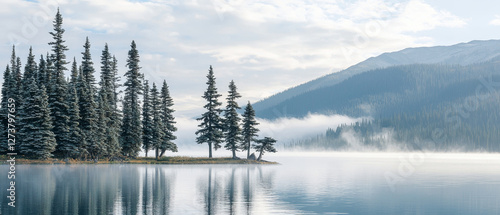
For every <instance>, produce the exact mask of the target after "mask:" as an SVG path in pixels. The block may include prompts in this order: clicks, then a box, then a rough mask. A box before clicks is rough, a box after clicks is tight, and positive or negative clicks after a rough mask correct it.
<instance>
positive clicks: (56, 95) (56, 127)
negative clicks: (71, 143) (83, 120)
mask: <svg viewBox="0 0 500 215" xmlns="http://www.w3.org/2000/svg"><path fill="white" fill-rule="evenodd" d="M62 21H63V19H62V16H61V14H60V13H59V9H57V14H56V17H55V19H54V21H53V27H54V32H50V35H52V39H53V41H52V42H49V45H51V46H52V54H51V55H50V62H51V63H53V69H50V68H49V69H48V71H47V72H48V73H50V79H49V80H48V86H47V94H48V97H49V108H50V111H51V117H52V125H53V130H52V131H53V133H54V135H55V138H56V142H57V147H56V152H55V154H56V155H57V156H63V154H67V153H65V152H63V148H66V147H67V146H66V144H68V139H69V137H68V132H69V126H68V124H69V117H68V113H67V111H68V104H67V100H66V99H67V96H66V93H67V91H68V86H67V82H66V79H65V78H64V71H65V70H67V68H66V67H65V65H66V64H67V62H66V55H65V54H64V52H65V51H67V50H68V48H67V47H66V46H65V45H64V42H65V41H64V40H63V34H64V29H63V28H62ZM47 60H49V59H48V58H47ZM49 66H50V65H49V63H47V67H49Z"/></svg>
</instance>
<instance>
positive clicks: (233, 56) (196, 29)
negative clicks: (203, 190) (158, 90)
mask: <svg viewBox="0 0 500 215" xmlns="http://www.w3.org/2000/svg"><path fill="white" fill-rule="evenodd" d="M57 7H59V8H60V11H61V14H62V16H63V19H64V21H63V27H64V29H65V30H66V32H65V34H64V38H65V40H66V45H67V46H68V48H69V49H70V50H69V51H67V53H66V55H67V57H68V59H73V58H76V60H77V62H78V63H80V62H81V56H82V55H81V52H83V44H84V42H85V38H86V37H89V40H90V42H91V45H92V47H91V53H92V57H93V61H94V64H95V66H96V71H97V72H96V74H95V75H96V77H99V66H100V64H99V61H100V55H101V51H102V49H103V48H104V44H105V43H108V45H109V48H110V51H111V52H112V54H114V55H116V57H117V59H118V63H119V73H120V74H123V73H125V71H126V66H125V65H126V57H127V52H128V50H129V49H130V43H131V41H132V40H135V42H136V43H137V48H138V50H139V55H140V60H141V62H140V65H141V66H142V70H141V71H142V72H143V73H144V74H145V77H146V78H147V79H149V80H150V83H156V84H157V85H158V84H161V82H163V80H166V81H167V83H168V84H169V86H170V91H171V95H172V97H173V99H174V102H175V104H176V105H175V109H176V110H177V112H176V113H175V114H176V116H177V117H178V118H179V119H180V120H183V119H192V118H194V117H198V116H199V115H201V113H202V112H203V109H202V106H203V104H204V101H203V99H202V98H201V96H202V94H203V91H204V90H205V89H206V85H205V82H206V74H207V71H208V68H209V66H210V65H212V66H213V68H214V72H215V75H216V77H217V87H218V89H219V92H221V93H222V94H223V96H225V95H226V94H227V90H228V87H227V86H228V84H229V82H230V81H231V80H234V81H235V83H236V85H237V86H238V90H239V92H240V93H241V94H242V96H243V97H242V98H241V99H240V100H239V102H240V104H241V105H244V104H246V101H250V102H252V103H255V102H257V101H259V100H261V99H264V98H266V97H269V96H271V95H273V94H275V93H278V92H281V91H283V90H286V89H288V88H290V87H293V86H296V85H298V84H301V83H304V82H307V81H310V80H313V79H315V78H318V77H321V76H323V75H326V74H330V73H332V72H337V71H339V70H342V69H345V68H347V67H349V66H351V65H354V64H356V63H358V62H361V61H363V60H365V59H367V58H369V57H372V56H377V55H379V54H382V53H384V52H392V51H398V50H401V49H404V48H408V47H420V46H434V45H452V44H456V43H461V42H469V41H471V40H488V39H498V38H499V37H500V10H498V8H500V2H498V1H453V0H441V1H439V0H437V1H429V0H427V1H425V0H407V1H393V0H389V1H383V0H359V1H348V0H338V1H337V0H317V1H298V0H272V1H271V0H255V1H243V0H203V1H202V0H199V1H196V0H179V1H177V0H106V1H103V0H84V1H72V0H29V1H26V0H3V1H2V7H0V17H1V20H2V21H1V22H0V25H1V26H0V28H1V29H2V31H3V34H0V41H2V43H0V46H1V47H0V48H1V50H3V51H0V59H3V62H4V64H7V63H8V62H9V59H10V54H11V47H12V45H13V44H16V50H17V53H18V55H19V56H21V59H22V62H23V63H24V62H25V61H26V57H27V51H28V49H29V47H30V46H33V50H34V53H36V54H37V55H38V56H39V55H40V54H45V53H46V52H47V51H50V47H49V46H48V45H47V43H48V42H50V41H51V37H50V35H49V33H48V32H49V31H52V20H53V18H54V15H55V13H56V9H57ZM37 58H39V57H37ZM68 67H69V65H68Z"/></svg>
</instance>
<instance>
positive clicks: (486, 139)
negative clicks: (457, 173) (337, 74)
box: [276, 57, 500, 152]
mask: <svg viewBox="0 0 500 215" xmlns="http://www.w3.org/2000/svg"><path fill="white" fill-rule="evenodd" d="M276 108H277V109H285V110H287V111H288V113H293V114H289V116H293V117H301V116H303V115H305V114H307V113H309V112H312V113H321V114H331V113H338V114H342V115H348V116H356V117H360V116H372V120H370V121H363V122H361V123H355V124H353V125H341V126H339V127H336V128H335V127H332V128H330V129H327V128H325V130H326V133H324V135H323V136H321V135H318V136H316V137H314V138H313V139H306V140H299V141H298V142H295V143H292V145H293V146H295V147H297V146H300V147H301V148H314V149H315V150H318V148H320V149H336V150H338V149H342V150H343V149H346V150H350V149H352V148H353V145H352V144H353V143H356V144H355V148H358V149H359V148H366V147H368V148H371V149H380V150H387V149H390V148H392V149H402V150H418V149H426V150H439V151H450V150H454V151H455V150H460V151H490V152H491V151H494V152H499V151H500V57H497V58H494V59H491V60H490V61H487V62H484V63H476V64H471V65H467V66H461V65H445V64H411V65H404V66H393V67H388V68H383V69H375V70H370V71H368V72H364V73H361V74H357V75H354V76H352V77H350V78H348V79H346V80H344V81H342V82H341V83H339V84H336V85H332V86H328V87H323V88H320V89H317V90H313V91H309V92H306V93H304V94H301V95H298V96H296V97H294V98H293V99H289V100H286V101H284V102H282V103H280V104H278V105H277V106H276ZM389 134H390V135H389ZM285 144H290V143H285Z"/></svg>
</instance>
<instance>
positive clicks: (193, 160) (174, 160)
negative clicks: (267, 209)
mask: <svg viewBox="0 0 500 215" xmlns="http://www.w3.org/2000/svg"><path fill="white" fill-rule="evenodd" d="M0 159H1V160H2V163H3V164H6V163H7V160H8V159H9V158H8V157H7V156H0ZM16 164H278V163H277V162H270V161H255V160H246V159H232V158H230V157H222V158H206V157H181V156H175V157H163V158H161V159H159V160H156V159H154V158H150V157H148V158H146V157H138V158H134V159H123V160H113V161H111V160H99V161H98V162H94V161H85V160H74V159H66V160H62V159H48V160H34V159H26V158H22V157H20V156H17V157H16Z"/></svg>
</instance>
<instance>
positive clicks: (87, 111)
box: [77, 37, 102, 159]
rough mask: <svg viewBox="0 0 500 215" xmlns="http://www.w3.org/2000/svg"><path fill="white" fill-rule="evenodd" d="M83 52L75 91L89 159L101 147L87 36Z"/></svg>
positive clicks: (97, 152) (93, 156) (95, 154)
mask: <svg viewBox="0 0 500 215" xmlns="http://www.w3.org/2000/svg"><path fill="white" fill-rule="evenodd" d="M83 48H84V52H82V64H81V67H80V70H79V75H78V85H77V93H78V96H79V99H78V102H79V104H78V105H79V108H80V117H81V120H80V129H81V130H82V132H83V134H84V137H85V142H86V144H87V145H86V150H87V152H88V155H89V156H90V158H91V159H98V158H99V155H100V153H101V149H102V146H101V145H102V143H101V142H100V137H101V134H99V126H98V123H99V122H98V120H99V113H98V108H99V107H98V103H97V101H96V99H99V98H98V97H97V96H96V88H95V86H94V83H95V78H94V71H95V69H94V63H93V62H92V56H91V55H90V42H89V39H88V37H87V38H86V39H85V44H84V45H83Z"/></svg>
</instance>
